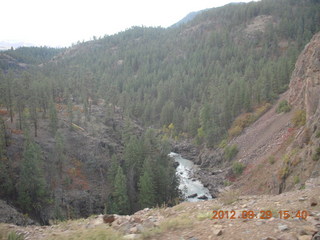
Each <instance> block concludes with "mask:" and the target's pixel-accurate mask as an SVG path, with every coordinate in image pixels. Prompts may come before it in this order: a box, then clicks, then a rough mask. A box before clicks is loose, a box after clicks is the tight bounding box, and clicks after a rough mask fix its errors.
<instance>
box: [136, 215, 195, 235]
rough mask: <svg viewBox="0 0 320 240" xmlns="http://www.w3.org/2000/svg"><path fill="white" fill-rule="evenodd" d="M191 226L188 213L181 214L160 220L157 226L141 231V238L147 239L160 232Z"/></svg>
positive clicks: (191, 222)
mask: <svg viewBox="0 0 320 240" xmlns="http://www.w3.org/2000/svg"><path fill="white" fill-rule="evenodd" d="M192 226H193V221H192V219H190V218H188V215H182V216H179V217H175V218H171V219H168V220H166V221H164V222H162V223H161V224H160V225H159V226H158V227H155V228H152V229H148V230H146V231H144V232H142V239H149V238H151V237H154V236H156V235H159V234H162V233H166V232H169V231H175V230H178V229H185V228H191V227H192Z"/></svg>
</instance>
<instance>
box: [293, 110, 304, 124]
mask: <svg viewBox="0 0 320 240" xmlns="http://www.w3.org/2000/svg"><path fill="white" fill-rule="evenodd" d="M292 123H293V125H294V126H295V127H301V126H304V125H305V124H306V111H305V110H297V111H296V112H295V113H294V115H293V118H292Z"/></svg>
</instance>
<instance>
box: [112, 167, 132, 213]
mask: <svg viewBox="0 0 320 240" xmlns="http://www.w3.org/2000/svg"><path fill="white" fill-rule="evenodd" d="M129 210H130V206H129V198H128V194H127V185H126V177H125V175H124V174H123V170H122V168H121V166H119V167H118V171H117V175H116V177H115V179H114V191H113V193H112V200H111V211H112V212H113V213H117V214H128V213H129Z"/></svg>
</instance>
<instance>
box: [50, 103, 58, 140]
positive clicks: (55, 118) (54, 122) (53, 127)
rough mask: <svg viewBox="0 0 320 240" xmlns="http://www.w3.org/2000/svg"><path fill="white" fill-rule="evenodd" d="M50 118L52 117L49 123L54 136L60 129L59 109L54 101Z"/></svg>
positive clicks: (51, 105)
mask: <svg viewBox="0 0 320 240" xmlns="http://www.w3.org/2000/svg"><path fill="white" fill-rule="evenodd" d="M49 118H50V123H49V126H50V132H51V134H52V136H55V134H56V132H57V130H58V115H57V110H56V106H55V104H54V102H51V103H50V109H49Z"/></svg>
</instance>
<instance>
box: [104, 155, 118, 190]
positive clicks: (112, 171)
mask: <svg viewBox="0 0 320 240" xmlns="http://www.w3.org/2000/svg"><path fill="white" fill-rule="evenodd" d="M119 166H120V164H119V161H118V159H117V156H116V155H112V157H111V165H110V167H109V168H108V175H107V181H108V183H109V184H110V185H111V186H114V180H115V177H116V175H117V171H118V168H119Z"/></svg>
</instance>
